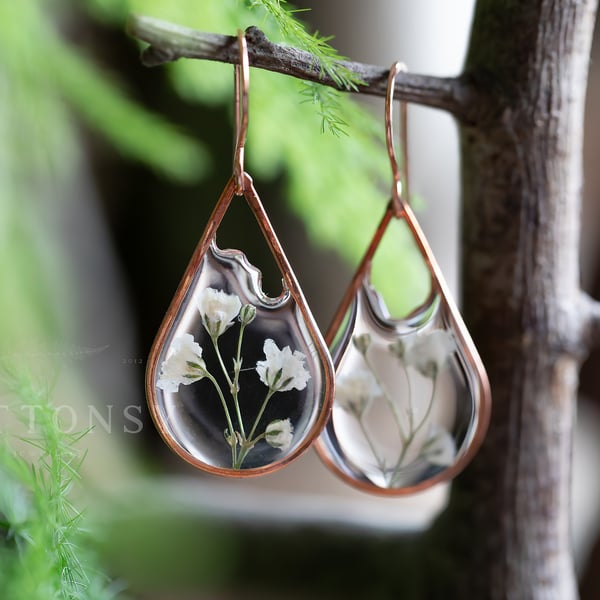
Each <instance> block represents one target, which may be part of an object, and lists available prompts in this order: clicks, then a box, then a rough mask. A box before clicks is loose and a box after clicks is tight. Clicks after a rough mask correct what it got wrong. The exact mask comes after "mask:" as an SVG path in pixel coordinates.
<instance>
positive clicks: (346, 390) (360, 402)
mask: <svg viewBox="0 0 600 600" xmlns="http://www.w3.org/2000/svg"><path fill="white" fill-rule="evenodd" d="M381 393H382V392H381V388H380V387H379V384H378V383H377V381H376V380H375V377H374V376H373V374H372V373H371V371H367V370H366V369H358V370H355V371H352V372H351V373H348V374H343V375H340V377H338V379H337V381H336V385H335V401H336V402H337V403H338V404H339V406H341V407H342V408H343V409H345V410H347V411H348V412H351V413H352V414H354V415H356V416H357V417H358V418H360V417H361V416H362V415H363V414H364V412H365V411H366V410H367V408H368V407H369V405H370V404H371V402H372V400H373V398H375V397H377V396H380V395H381Z"/></svg>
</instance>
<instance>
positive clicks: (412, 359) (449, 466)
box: [317, 63, 491, 495]
mask: <svg viewBox="0 0 600 600" xmlns="http://www.w3.org/2000/svg"><path fill="white" fill-rule="evenodd" d="M404 69H405V68H404V66H403V65H402V64H401V63H394V65H392V68H391V70H390V74H389V77H388V87H387V94H386V109H385V124H386V141H387V148H388V154H389V157H390V162H391V167H392V173H393V178H394V185H393V188H392V199H391V200H390V202H389V204H388V207H387V210H386V212H385V214H384V217H383V219H382V221H381V223H380V225H379V227H378V228H377V230H376V232H375V235H374V237H373V240H372V241H371V244H370V246H369V248H368V249H367V251H366V253H365V256H364V258H363V260H362V262H361V264H360V266H359V267H358V269H357V272H356V274H355V276H354V278H353V280H352V282H351V284H350V286H349V288H348V290H347V292H346V294H345V296H344V299H343V300H342V303H341V305H340V307H339V309H338V311H337V313H336V315H335V317H334V319H333V322H332V324H331V326H330V328H329V331H328V333H327V336H326V339H327V342H328V343H329V344H330V345H332V354H333V361H334V365H335V369H336V392H335V400H334V406H333V412H332V416H331V419H330V420H329V422H328V423H327V426H326V428H325V430H324V432H323V434H322V435H321V437H320V438H319V441H318V443H317V451H318V452H319V455H320V456H321V458H322V459H323V461H324V462H325V463H326V464H327V465H328V466H329V467H330V468H331V469H332V470H333V471H334V472H335V473H337V474H338V475H339V476H340V477H342V478H343V479H344V480H345V481H346V482H348V483H350V484H351V485H354V486H356V487H358V488H360V489H362V490H364V491H368V492H373V493H378V494H384V495H401V494H408V493H412V492H416V491H420V490H423V489H425V488H428V487H430V486H432V485H434V484H435V483H438V482H440V481H445V480H448V479H450V478H451V477H453V476H454V475H456V474H457V473H458V472H459V471H460V470H461V469H462V468H463V467H464V466H465V465H466V464H467V463H468V462H469V460H470V459H471V458H472V457H473V455H474V453H475V452H476V451H477V449H478V448H479V446H480V444H481V442H482V440H483V437H484V435H485V432H486V430H487V426H488V421H489V416H490V403H491V395H490V388H489V383H488V379H487V375H486V372H485V369H484V368H483V365H482V363H481V359H480V358H479V355H478V353H477V350H476V349H475V346H474V345H473V342H472V340H471V338H470V336H469V333H468V331H467V328H466V327H465V325H464V323H463V320H462V318H461V316H460V313H459V312H458V309H457V308H456V306H455V304H454V301H453V299H452V297H451V295H450V292H449V291H448V288H447V286H446V284H445V282H444V279H443V277H442V274H441V271H440V269H439V267H438V265H437V263H436V261H435V258H434V257H433V253H432V252H431V249H430V248H429V245H428V244H427V241H426V239H425V236H424V234H423V232H422V231H421V228H420V227H419V224H418V223H417V220H416V218H415V216H414V214H413V212H412V210H411V208H410V206H409V205H408V204H407V202H406V200H408V198H409V193H408V165H407V160H408V158H407V147H408V142H407V112H406V110H407V109H406V104H405V103H402V104H401V109H402V110H401V123H402V129H401V134H402V135H401V140H402V159H403V173H402V174H401V173H400V169H399V166H398V161H397V159H396V153H395V148H394V142H393V131H392V129H393V127H392V125H393V124H392V121H393V119H392V116H393V115H392V113H393V111H392V100H393V95H394V87H395V82H396V76H397V74H398V73H399V72H400V71H402V70H404ZM392 218H397V219H399V220H402V221H404V222H405V223H406V225H407V226H408V228H409V230H410V232H411V234H412V236H413V239H414V241H415V244H416V246H417V248H418V250H419V252H420V254H421V256H422V257H423V259H424V261H425V264H426V266H427V269H428V271H429V273H430V276H431V277H430V281H431V289H430V294H429V296H428V298H427V299H426V300H425V302H424V303H422V304H421V305H420V306H419V307H417V308H416V309H415V310H413V311H412V312H411V313H410V314H409V315H408V316H407V317H405V318H403V319H394V318H392V317H391V316H390V315H389V313H388V310H387V308H386V306H385V304H384V302H383V299H382V298H381V297H380V296H379V294H378V293H377V292H376V291H375V289H374V288H373V286H372V284H371V280H370V272H371V264H372V260H373V257H374V255H375V252H376V250H377V248H378V247H379V244H380V242H381V240H382V238H383V236H384V234H385V232H386V230H387V227H388V225H389V223H390V221H391V220H392ZM401 286H402V282H401V281H398V287H399V288H401Z"/></svg>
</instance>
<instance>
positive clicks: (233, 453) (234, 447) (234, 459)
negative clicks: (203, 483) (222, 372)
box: [206, 371, 237, 466]
mask: <svg viewBox="0 0 600 600" xmlns="http://www.w3.org/2000/svg"><path fill="white" fill-rule="evenodd" d="M206 377H207V379H208V380H209V381H210V382H211V383H212V384H213V385H214V386H215V389H216V390H217V394H219V399H220V400H221V404H222V405H223V410H224V411H225V418H226V419H227V426H228V427H229V435H230V436H235V430H234V428H233V423H232V421H231V415H230V414H229V408H228V406H227V402H225V396H224V395H223V391H222V390H221V386H220V385H219V382H218V381H217V380H216V379H215V378H214V377H213V376H212V375H211V374H210V373H209V372H208V371H206ZM231 460H232V463H233V465H234V466H235V463H236V462H237V443H235V444H232V445H231Z"/></svg>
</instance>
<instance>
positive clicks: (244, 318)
mask: <svg viewBox="0 0 600 600" xmlns="http://www.w3.org/2000/svg"><path fill="white" fill-rule="evenodd" d="M254 317H256V307H255V306H253V305H252V304H244V306H242V310H240V321H241V322H242V325H249V324H250V323H252V321H254Z"/></svg>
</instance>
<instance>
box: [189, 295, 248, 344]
mask: <svg viewBox="0 0 600 600" xmlns="http://www.w3.org/2000/svg"><path fill="white" fill-rule="evenodd" d="M197 305H198V310H199V311H200V316H201V317H202V323H203V324H204V327H206V331H208V333H209V335H210V336H211V337H213V338H216V337H219V336H220V335H221V334H223V333H224V332H225V331H226V330H227V329H229V327H231V325H233V322H234V319H235V318H236V317H237V316H238V314H239V312H240V309H241V308H242V303H241V302H240V299H239V298H238V297H237V296H236V295H235V294H227V293H226V292H224V291H223V290H216V289H215V288H211V287H209V288H205V289H203V290H202V291H201V292H200V294H199V296H198V300H197Z"/></svg>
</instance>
